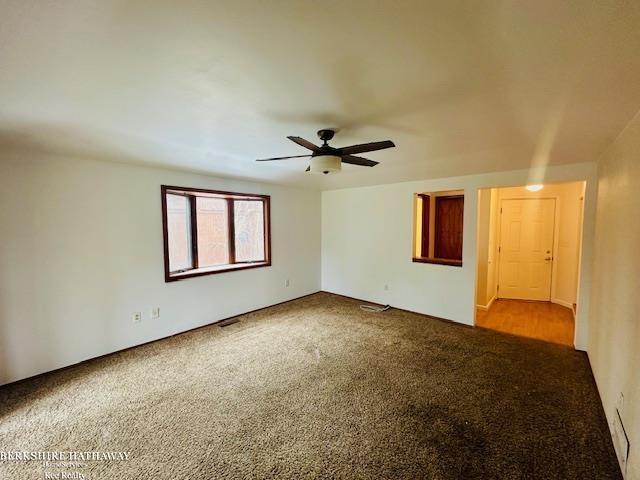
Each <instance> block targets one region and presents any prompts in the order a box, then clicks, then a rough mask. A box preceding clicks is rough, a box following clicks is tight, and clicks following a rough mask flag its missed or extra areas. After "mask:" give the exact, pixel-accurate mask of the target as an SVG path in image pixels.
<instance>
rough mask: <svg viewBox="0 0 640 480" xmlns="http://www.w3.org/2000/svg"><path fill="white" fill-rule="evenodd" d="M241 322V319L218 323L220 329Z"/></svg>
mask: <svg viewBox="0 0 640 480" xmlns="http://www.w3.org/2000/svg"><path fill="white" fill-rule="evenodd" d="M239 321H240V319H239V318H228V319H226V320H222V321H221V322H218V323H216V325H217V326H219V327H227V326H229V325H233V324H234V323H238V322H239Z"/></svg>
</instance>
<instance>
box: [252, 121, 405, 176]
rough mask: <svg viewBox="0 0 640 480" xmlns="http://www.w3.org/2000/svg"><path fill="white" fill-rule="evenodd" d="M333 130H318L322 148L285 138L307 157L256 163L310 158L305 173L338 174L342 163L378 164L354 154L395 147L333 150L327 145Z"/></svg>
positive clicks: (374, 144)
mask: <svg viewBox="0 0 640 480" xmlns="http://www.w3.org/2000/svg"><path fill="white" fill-rule="evenodd" d="M335 133H336V132H335V130H331V129H323V130H318V137H319V138H320V140H322V142H323V143H322V146H320V147H318V146H317V145H314V144H313V143H311V142H310V141H308V140H305V139H304V138H300V137H287V138H288V139H289V140H291V141H292V142H295V143H297V144H298V145H300V146H302V147H304V148H307V149H309V150H311V152H312V153H311V154H309V155H293V156H290V157H275V158H261V159H259V160H256V161H257V162H270V161H272V160H285V159H287V158H306V157H311V164H310V165H309V166H308V167H307V170H306V171H307V172H313V173H324V174H325V175H326V174H327V173H329V172H339V171H340V169H341V165H342V163H350V164H352V165H360V166H362V167H374V166H376V165H377V164H378V162H374V161H373V160H369V159H367V158H362V157H356V156H354V155H353V154H354V153H365V152H375V151H376V150H384V149H385V148H391V147H395V144H394V143H393V142H392V141H391V140H384V141H382V142H371V143H362V144H360V145H351V146H350V147H341V148H334V147H331V146H329V145H328V143H327V142H328V141H329V140H331V139H332V138H333V136H334V135H335Z"/></svg>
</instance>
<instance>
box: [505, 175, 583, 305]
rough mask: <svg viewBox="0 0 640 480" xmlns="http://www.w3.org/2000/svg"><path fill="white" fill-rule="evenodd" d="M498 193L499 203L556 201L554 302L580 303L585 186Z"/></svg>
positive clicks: (520, 189)
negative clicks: (579, 281) (505, 201)
mask: <svg viewBox="0 0 640 480" xmlns="http://www.w3.org/2000/svg"><path fill="white" fill-rule="evenodd" d="M497 191H498V197H499V200H500V201H502V200H504V199H509V198H553V199H555V200H556V218H555V227H556V228H555V232H554V253H553V256H554V263H553V272H552V281H551V301H552V302H555V303H559V304H560V305H564V306H565V307H568V308H571V307H572V306H573V304H574V303H576V300H577V297H576V293H577V289H578V285H577V272H578V263H579V257H578V256H579V250H580V248H579V245H580V242H579V240H580V239H579V233H580V225H581V218H582V197H583V183H582V182H570V183H559V184H552V183H551V184H546V185H545V186H544V188H543V189H542V190H540V191H538V192H530V191H528V190H527V189H526V188H524V187H511V188H500V189H498V190H497Z"/></svg>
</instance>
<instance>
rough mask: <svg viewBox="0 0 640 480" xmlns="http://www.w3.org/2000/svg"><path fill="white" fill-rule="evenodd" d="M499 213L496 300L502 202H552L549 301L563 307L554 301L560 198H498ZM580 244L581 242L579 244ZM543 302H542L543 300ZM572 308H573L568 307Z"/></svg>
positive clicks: (498, 276) (498, 293)
mask: <svg viewBox="0 0 640 480" xmlns="http://www.w3.org/2000/svg"><path fill="white" fill-rule="evenodd" d="M499 200H500V205H499V206H500V211H499V212H498V231H497V232H496V237H497V240H498V254H497V255H496V273H497V279H498V280H497V285H498V289H497V291H496V299H498V298H500V271H501V268H500V262H501V260H502V252H501V248H500V247H501V246H502V245H501V243H502V202H504V201H505V200H553V251H552V252H551V253H552V255H551V285H550V287H549V301H550V302H551V303H558V304H559V305H563V306H565V307H566V306H567V305H565V302H558V301H557V299H556V281H557V280H556V279H557V268H558V263H557V262H556V254H557V253H558V250H559V246H560V245H559V242H560V235H559V232H560V222H559V221H558V218H559V215H558V212H560V201H561V199H560V197H559V196H557V195H547V196H544V197H505V198H502V197H501V198H500V199H499ZM580 243H582V242H580ZM543 301H544V300H543ZM568 307H569V308H572V307H573V306H572V305H570V306H568Z"/></svg>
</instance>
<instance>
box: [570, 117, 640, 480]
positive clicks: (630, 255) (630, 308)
mask: <svg viewBox="0 0 640 480" xmlns="http://www.w3.org/2000/svg"><path fill="white" fill-rule="evenodd" d="M598 176H599V181H598V211H597V221H596V241H595V251H594V255H593V279H594V282H593V288H592V289H591V317H590V329H591V332H592V335H591V336H590V338H589V359H590V361H591V367H592V369H593V373H594V376H595V379H596V383H597V384H598V390H599V391H600V397H601V398H602V403H603V405H604V410H605V413H606V415H607V418H608V419H609V422H610V423H611V421H612V420H613V418H614V415H615V413H614V412H615V408H616V402H617V399H618V395H619V394H620V393H621V392H622V393H623V394H624V407H623V411H622V412H621V417H622V421H623V423H624V425H625V428H626V430H627V435H628V436H629V442H630V445H631V453H630V456H629V464H628V466H627V469H628V470H627V479H628V480H629V479H631V480H640V448H639V447H640V200H639V198H640V197H638V192H640V115H637V116H636V118H635V119H634V120H633V121H632V122H631V123H630V124H629V125H628V126H627V128H626V129H625V130H624V131H623V132H622V134H621V135H620V136H619V137H618V139H617V140H616V141H615V142H614V144H613V146H612V147H611V148H610V149H609V150H608V152H607V153H606V154H605V156H604V157H603V158H602V159H601V161H600V163H599V165H598ZM585 255H586V254H585ZM584 266H585V265H584V264H583V268H584ZM581 290H583V289H582V287H581Z"/></svg>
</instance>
